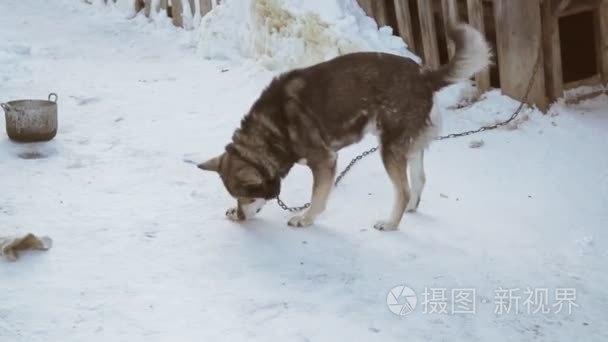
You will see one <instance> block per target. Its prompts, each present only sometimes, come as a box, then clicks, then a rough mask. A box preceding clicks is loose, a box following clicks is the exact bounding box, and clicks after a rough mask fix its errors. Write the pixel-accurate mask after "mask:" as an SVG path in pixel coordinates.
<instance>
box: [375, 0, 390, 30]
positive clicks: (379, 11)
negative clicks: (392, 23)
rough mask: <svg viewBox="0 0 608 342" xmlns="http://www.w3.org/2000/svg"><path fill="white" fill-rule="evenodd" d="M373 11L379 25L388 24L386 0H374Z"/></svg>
mask: <svg viewBox="0 0 608 342" xmlns="http://www.w3.org/2000/svg"><path fill="white" fill-rule="evenodd" d="M372 12H373V13H374V18H376V22H377V23H378V27H380V26H386V25H388V11H387V8H386V2H385V0H374V1H372Z"/></svg>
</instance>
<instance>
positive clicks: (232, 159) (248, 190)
mask: <svg viewBox="0 0 608 342" xmlns="http://www.w3.org/2000/svg"><path fill="white" fill-rule="evenodd" d="M197 166H198V168H199V169H201V170H205V171H213V172H217V173H218V174H219V175H220V178H221V179H222V182H223V183H224V187H225V188H226V190H227V191H228V193H229V194H230V195H231V196H232V197H234V198H235V199H236V200H237V208H236V212H232V211H229V212H227V213H226V215H228V216H229V217H231V218H233V219H238V220H246V219H248V218H251V217H253V216H254V215H255V214H257V213H258V212H259V211H260V210H261V209H262V207H263V206H264V204H265V203H266V201H268V200H271V199H273V198H276V197H277V196H278V195H279V192H280V190H281V180H280V178H279V177H269V176H267V175H266V174H265V173H264V170H263V169H262V168H261V167H259V166H257V165H254V164H253V163H251V162H250V161H248V160H245V159H244V158H242V157H241V156H239V155H238V154H236V153H231V152H224V153H222V154H221V155H219V156H217V157H215V158H211V159H209V160H207V161H206V162H203V163H200V164H198V165H197Z"/></svg>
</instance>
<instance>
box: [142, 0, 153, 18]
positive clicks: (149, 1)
mask: <svg viewBox="0 0 608 342" xmlns="http://www.w3.org/2000/svg"><path fill="white" fill-rule="evenodd" d="M151 11H152V0H145V1H144V14H145V15H146V17H149V16H150V12H151Z"/></svg>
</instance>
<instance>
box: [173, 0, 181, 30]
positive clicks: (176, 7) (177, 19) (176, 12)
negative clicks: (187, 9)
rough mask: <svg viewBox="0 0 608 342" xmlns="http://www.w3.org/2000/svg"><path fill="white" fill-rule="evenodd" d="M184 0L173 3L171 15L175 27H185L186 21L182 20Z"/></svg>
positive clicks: (175, 0) (174, 0)
mask: <svg viewBox="0 0 608 342" xmlns="http://www.w3.org/2000/svg"><path fill="white" fill-rule="evenodd" d="M182 12H183V7H182V0H172V1H171V14H172V15H173V25H175V26H178V27H183V26H184V19H183V18H182Z"/></svg>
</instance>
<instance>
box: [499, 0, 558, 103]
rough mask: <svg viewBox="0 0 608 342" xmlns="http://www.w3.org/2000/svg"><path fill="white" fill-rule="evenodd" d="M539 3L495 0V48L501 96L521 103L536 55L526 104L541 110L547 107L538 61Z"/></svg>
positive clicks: (543, 79) (539, 51)
mask: <svg viewBox="0 0 608 342" xmlns="http://www.w3.org/2000/svg"><path fill="white" fill-rule="evenodd" d="M539 1H540V0H495V1H494V11H495V18H496V45H497V52H498V60H499V72H500V83H501V88H502V92H503V94H505V95H507V96H510V97H512V98H514V99H517V100H520V101H521V100H523V99H524V96H525V92H526V90H527V88H528V83H529V82H530V80H531V77H532V74H533V72H534V67H535V65H536V61H537V58H539V54H540V55H541V56H540V63H541V65H540V66H539V68H538V70H537V72H536V74H535V76H534V78H533V79H532V82H533V86H532V88H531V91H530V94H529V95H528V99H527V103H528V104H534V105H536V106H537V107H538V108H539V109H541V110H542V111H546V110H547V107H548V103H547V97H546V94H545V72H544V61H543V59H542V53H543V51H542V45H543V42H542V28H541V23H540V20H539V18H540V17H541V16H540V3H539Z"/></svg>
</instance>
